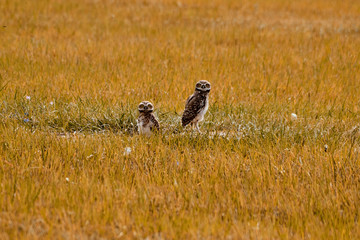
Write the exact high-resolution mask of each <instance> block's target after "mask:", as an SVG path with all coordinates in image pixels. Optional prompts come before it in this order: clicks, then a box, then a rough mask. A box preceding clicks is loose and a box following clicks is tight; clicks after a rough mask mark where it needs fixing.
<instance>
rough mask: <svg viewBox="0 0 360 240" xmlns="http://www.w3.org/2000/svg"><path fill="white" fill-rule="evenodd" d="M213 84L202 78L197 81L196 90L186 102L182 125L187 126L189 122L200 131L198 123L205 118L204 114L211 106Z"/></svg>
mask: <svg viewBox="0 0 360 240" xmlns="http://www.w3.org/2000/svg"><path fill="white" fill-rule="evenodd" d="M210 89H211V85H210V83H209V82H208V81H206V80H200V81H199V82H197V83H196V86H195V92H194V93H193V95H191V96H190V97H189V98H188V99H187V100H186V104H185V110H184V113H183V116H182V119H181V120H182V125H183V127H185V126H186V125H188V124H189V123H190V124H191V125H192V126H193V127H194V126H196V129H197V130H198V131H199V133H200V129H199V125H198V123H199V122H200V121H202V120H204V115H205V113H206V111H207V110H208V108H209V92H210Z"/></svg>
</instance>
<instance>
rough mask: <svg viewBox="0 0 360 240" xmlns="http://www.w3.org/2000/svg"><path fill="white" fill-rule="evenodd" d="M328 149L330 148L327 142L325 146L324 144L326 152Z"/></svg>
mask: <svg viewBox="0 0 360 240" xmlns="http://www.w3.org/2000/svg"><path fill="white" fill-rule="evenodd" d="M328 149H329V146H328V145H327V144H325V146H324V150H325V152H327V150H328Z"/></svg>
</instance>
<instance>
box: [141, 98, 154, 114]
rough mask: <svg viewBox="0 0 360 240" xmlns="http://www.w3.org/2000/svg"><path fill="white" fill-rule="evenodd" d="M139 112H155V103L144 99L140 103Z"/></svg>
mask: <svg viewBox="0 0 360 240" xmlns="http://www.w3.org/2000/svg"><path fill="white" fill-rule="evenodd" d="M138 110H139V112H141V113H143V112H153V111H154V105H152V103H151V102H148V101H143V102H141V103H140V104H139V107H138Z"/></svg>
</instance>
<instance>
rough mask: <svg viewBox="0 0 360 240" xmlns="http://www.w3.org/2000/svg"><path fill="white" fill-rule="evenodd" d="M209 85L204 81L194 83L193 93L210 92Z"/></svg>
mask: <svg viewBox="0 0 360 240" xmlns="http://www.w3.org/2000/svg"><path fill="white" fill-rule="evenodd" d="M210 89H211V84H210V83H209V82H208V81H206V80H200V81H198V82H197V83H196V86H195V91H200V92H210Z"/></svg>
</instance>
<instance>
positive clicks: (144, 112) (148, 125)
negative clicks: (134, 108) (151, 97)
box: [137, 101, 160, 136]
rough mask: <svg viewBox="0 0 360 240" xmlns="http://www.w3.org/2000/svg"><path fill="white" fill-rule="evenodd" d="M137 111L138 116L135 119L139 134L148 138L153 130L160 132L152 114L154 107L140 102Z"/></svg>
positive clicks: (145, 102)
mask: <svg viewBox="0 0 360 240" xmlns="http://www.w3.org/2000/svg"><path fill="white" fill-rule="evenodd" d="M138 110H139V112H140V115H139V117H138V119H137V126H138V129H139V133H140V134H142V135H147V136H150V135H151V132H152V131H153V130H154V129H156V131H159V130H160V124H159V122H158V120H157V119H156V117H155V116H154V114H153V111H154V106H153V105H152V103H151V102H148V101H143V102H141V103H140V104H139V107H138Z"/></svg>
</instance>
